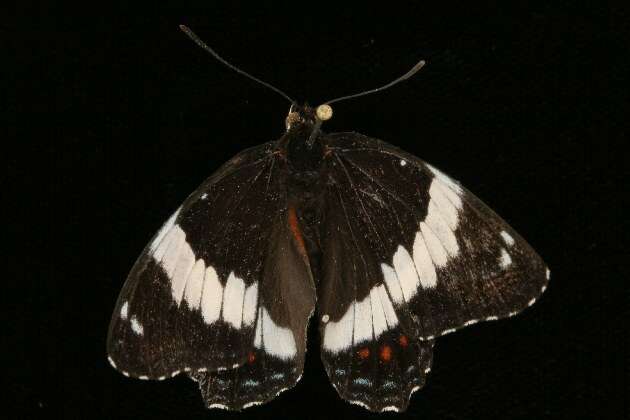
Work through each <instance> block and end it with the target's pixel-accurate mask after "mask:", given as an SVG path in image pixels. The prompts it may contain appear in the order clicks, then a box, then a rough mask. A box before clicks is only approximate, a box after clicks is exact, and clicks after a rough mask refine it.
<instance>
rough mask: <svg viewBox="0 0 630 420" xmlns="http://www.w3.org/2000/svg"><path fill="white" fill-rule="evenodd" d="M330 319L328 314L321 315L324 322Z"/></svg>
mask: <svg viewBox="0 0 630 420" xmlns="http://www.w3.org/2000/svg"><path fill="white" fill-rule="evenodd" d="M329 320H330V316H329V315H328V314H324V316H322V322H323V323H324V324H325V323H327V322H328V321H329Z"/></svg>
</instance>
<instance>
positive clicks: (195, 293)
mask: <svg viewBox="0 0 630 420" xmlns="http://www.w3.org/2000/svg"><path fill="white" fill-rule="evenodd" d="M205 272H206V265H205V264H204V262H203V260H202V259H201V258H200V259H198V260H197V262H196V263H195V265H194V266H193V268H192V270H191V271H190V274H189V275H188V280H186V288H185V289H184V299H185V300H186V302H188V307H189V308H190V309H199V307H200V306H201V294H202V293H203V278H204V275H205Z"/></svg>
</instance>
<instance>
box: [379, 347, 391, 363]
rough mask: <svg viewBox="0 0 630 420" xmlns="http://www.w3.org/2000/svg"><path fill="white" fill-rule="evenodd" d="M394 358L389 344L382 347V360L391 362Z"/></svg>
mask: <svg viewBox="0 0 630 420" xmlns="http://www.w3.org/2000/svg"><path fill="white" fill-rule="evenodd" d="M391 359H392V348H391V347H389V346H388V345H387V344H386V345H384V346H383V347H381V360H382V361H384V362H389V361H390V360H391Z"/></svg>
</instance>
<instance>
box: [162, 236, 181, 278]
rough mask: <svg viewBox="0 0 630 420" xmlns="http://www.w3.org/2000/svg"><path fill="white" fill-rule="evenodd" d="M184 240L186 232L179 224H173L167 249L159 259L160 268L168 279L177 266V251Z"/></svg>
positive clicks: (171, 276)
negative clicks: (171, 235)
mask: <svg viewBox="0 0 630 420" xmlns="http://www.w3.org/2000/svg"><path fill="white" fill-rule="evenodd" d="M185 242H186V234H185V233H184V231H183V230H181V229H180V227H179V226H173V237H172V238H171V240H170V244H169V245H168V249H167V250H166V252H165V253H164V257H163V258H162V260H161V262H160V263H161V264H162V268H164V271H165V272H166V274H167V275H168V277H169V278H170V279H172V278H173V271H175V267H177V261H178V260H179V251H180V249H181V247H182V245H184V243H185Z"/></svg>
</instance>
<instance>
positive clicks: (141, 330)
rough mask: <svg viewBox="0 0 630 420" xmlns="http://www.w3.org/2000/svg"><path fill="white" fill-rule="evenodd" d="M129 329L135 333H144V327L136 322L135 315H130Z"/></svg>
mask: <svg viewBox="0 0 630 420" xmlns="http://www.w3.org/2000/svg"><path fill="white" fill-rule="evenodd" d="M131 330H132V331H133V332H135V333H136V334H137V335H144V328H143V327H142V324H140V322H138V319H137V318H136V317H135V316H132V317H131Z"/></svg>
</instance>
